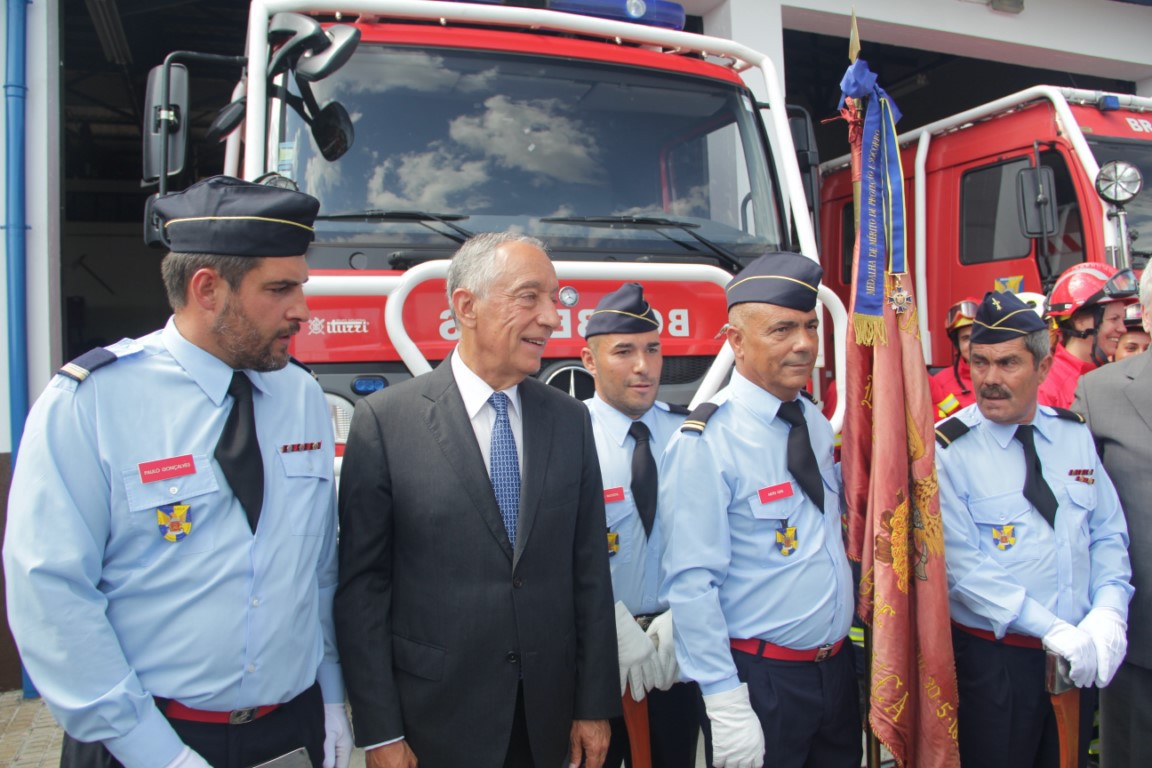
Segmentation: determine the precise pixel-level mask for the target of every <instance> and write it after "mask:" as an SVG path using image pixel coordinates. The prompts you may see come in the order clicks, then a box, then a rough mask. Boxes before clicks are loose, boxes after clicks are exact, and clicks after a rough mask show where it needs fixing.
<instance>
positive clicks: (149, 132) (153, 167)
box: [143, 64, 188, 184]
mask: <svg viewBox="0 0 1152 768" xmlns="http://www.w3.org/2000/svg"><path fill="white" fill-rule="evenodd" d="M164 69H165V68H164V65H160V66H156V67H153V68H152V71H151V72H149V73H148V90H147V96H146V99H145V104H144V158H143V166H144V174H143V176H144V183H145V184H153V183H155V182H157V181H159V180H160V176H161V175H162V174H164V173H166V174H167V175H168V176H175V175H176V174H178V173H180V172H181V171H183V170H184V155H185V152H186V148H187V145H188V119H187V116H188V68H187V67H185V66H184V65H183V64H172V65H170V66H169V67H168V82H167V83H165V82H164Z"/></svg>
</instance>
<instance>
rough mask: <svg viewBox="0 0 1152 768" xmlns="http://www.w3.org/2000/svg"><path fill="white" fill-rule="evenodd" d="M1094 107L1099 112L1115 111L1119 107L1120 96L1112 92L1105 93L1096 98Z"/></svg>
mask: <svg viewBox="0 0 1152 768" xmlns="http://www.w3.org/2000/svg"><path fill="white" fill-rule="evenodd" d="M1096 108H1097V109H1099V110H1100V111H1101V112H1115V111H1116V110H1117V109H1120V97H1119V96H1117V95H1116V94H1114V93H1106V94H1104V95H1103V96H1101V97H1100V98H1099V99H1097V100H1096Z"/></svg>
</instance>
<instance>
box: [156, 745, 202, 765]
mask: <svg viewBox="0 0 1152 768" xmlns="http://www.w3.org/2000/svg"><path fill="white" fill-rule="evenodd" d="M164 768H212V766H211V765H209V764H208V761H207V760H205V759H204V758H202V757H200V755H198V754H196V753H195V752H193V751H192V747H189V746H188V745H187V744H185V745H184V749H182V750H180V754H178V755H176V757H174V758H172V762H170V763H168V765H166V766H164Z"/></svg>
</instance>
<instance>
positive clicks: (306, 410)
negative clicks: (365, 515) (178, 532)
mask: <svg viewBox="0 0 1152 768" xmlns="http://www.w3.org/2000/svg"><path fill="white" fill-rule="evenodd" d="M112 349H113V350H114V351H116V352H117V354H118V355H119V356H120V359H119V360H117V361H116V362H113V363H111V364H109V365H107V366H106V367H103V368H100V369H98V370H96V371H93V372H92V374H91V375H90V376H89V377H88V378H87V379H86V380H85V381H84V382H83V383H77V382H76V381H75V380H73V379H71V378H67V377H65V376H60V375H58V376H56V377H55V378H54V379H53V380H52V382H51V383H50V384H49V385H48V388H47V389H46V390H45V391H44V393H43V394H42V395H41V397H40V398H39V400H38V401H37V402H36V404H35V406H34V407H33V408H32V412H31V413H30V415H29V416H28V422H27V425H26V427H25V430H24V439H23V442H22V443H21V445H20V452H19V459H18V461H17V464H16V471H15V474H14V477H13V480H12V491H11V496H10V497H9V502H8V529H7V534H6V538H5V542H4V567H5V573H6V576H7V594H8V616H9V622H10V624H11V627H12V631H13V634H14V635H15V637H16V641H17V644H18V645H19V647H20V652H21V655H22V658H23V660H24V664H25V665H26V667H27V669H28V672H29V674H30V675H31V677H32V680H33V682H34V683H35V684H36V686H37V688H39V690H40V693H41V694H42V695H43V696H44V700H45V701H46V702H47V703H48V706H49V708H50V709H51V710H52V713H53V714H54V715H55V716H56V719H57V720H58V721H59V722H60V724H61V725H63V726H64V728H65V730H67V731H68V733H70V734H71V735H72V736H73V737H74V738H76V739H78V740H80V741H103V742H104V743H105V745H106V746H107V747H108V749H109V750H110V751H111V752H112V754H113V755H114V756H115V757H116V758H117V759H118V760H120V761H121V762H122V763H124V764H125V765H127V766H143V767H148V766H163V765H165V764H167V763H168V762H169V761H171V760H172V759H173V758H175V757H176V755H177V753H178V752H179V751H180V750H181V748H182V744H181V741H180V739H179V737H178V736H177V735H176V732H175V731H174V730H173V729H172V727H171V726H170V725H169V724H168V721H167V720H165V718H164V717H163V715H161V714H160V712H159V710H158V709H157V707H156V705H155V703H154V701H153V698H152V697H153V696H160V697H163V698H169V699H175V700H177V701H179V702H181V703H183V704H185V705H187V706H190V707H194V708H197V709H207V710H219V711H227V710H233V709H240V708H245V707H251V706H258V705H266V704H275V703H280V702H285V701H288V700H290V699H292V698H293V697H295V696H296V695H298V694H300V693H301V692H303V691H304V690H306V689H307V688H309V687H310V686H311V685H312V684H313V683H314V682H316V681H317V680H318V679H319V681H320V684H321V686H322V688H323V692H324V700H325V701H328V702H342V701H343V700H344V698H343V697H344V690H343V682H342V680H341V677H340V666H339V663H338V660H337V655H336V649H335V643H334V638H333V626H332V598H333V595H334V593H335V590H336V512H335V493H334V487H333V486H334V483H333V480H332V459H333V439H332V426H331V419H330V416H329V411H328V407H327V404H326V402H325V399H324V396H323V394H322V392H321V390H320V387H319V386H317V384H316V382H315V381H314V380H313V379H312V377H310V376H309V375H308V374H307V373H306V372H305V371H303V370H302V369H300V368H299V367H297V366H295V365H289V366H288V367H287V368H285V369H284V370H282V371H277V372H273V373H256V372H252V371H249V372H247V373H248V376H249V378H250V379H251V380H252V383H253V393H254V396H253V400H254V407H255V413H256V425H257V434H258V438H259V441H260V449H261V453H262V454H263V458H264V476H265V492H264V506H263V511H262V513H261V516H260V524H259V527H258V529H257V533H256V535H253V534H252V532H251V529H250V528H249V527H248V521H247V518H246V516H245V514H244V509H243V507H241V505H240V502H239V501H237V500H236V498H235V497H234V496H233V495H232V492H231V490H230V489H229V487H228V483H227V480H225V478H224V475H223V473H222V471H221V470H220V467H219V465H218V464H217V463H216V460H215V459H214V458H213V456H212V454H213V451H214V450H215V447H216V442H217V441H218V439H219V437H220V433H221V431H222V430H223V428H224V421H225V419H226V418H227V416H228V412H229V411H230V410H231V406H232V400H231V398H230V397H228V395H227V390H228V384H229V381H230V380H231V378H232V369H231V368H229V367H228V366H227V365H226V364H225V363H223V362H222V361H221V360H219V359H218V358H216V357H214V356H212V355H210V354H209V353H208V352H205V351H204V350H202V349H200V348H199V347H197V346H195V345H193V344H191V343H189V342H188V341H187V340H185V339H184V338H183V337H182V336H181V335H180V333H179V332H178V331H177V329H176V326H175V324H174V323H173V321H171V320H169V322H168V325H167V326H166V327H165V328H164V329H163V330H162V331H158V332H156V333H153V334H151V335H149V336H147V337H145V338H143V339H140V340H139V341H129V340H125V341H124V342H120V343H119V344H117V345H115V347H113V348H112ZM311 444H319V448H314V446H313V445H311ZM283 446H290V447H291V446H296V447H297V448H299V447H304V448H312V449H311V450H292V449H291V448H289V449H288V450H287V451H282V447H283ZM188 457H190V458H188ZM162 459H172V460H173V461H168V462H161V465H166V466H168V467H172V466H176V467H182V468H183V469H181V470H178V471H177V472H176V473H175V475H174V476H169V477H166V478H163V479H153V477H155V476H156V473H155V472H154V471H153V470H154V469H155V468H156V466H157V465H151V466H149V463H150V462H156V461H158V460H162ZM141 465H144V466H143V467H142V466H141ZM159 474H160V475H164V474H165V472H164V471H163V470H161V471H160V473H159ZM145 478H147V480H148V481H147V482H145ZM174 503H175V504H179V505H187V507H188V512H187V520H188V521H190V522H191V529H190V530H189V531H188V532H187V533H186V535H185V536H184V537H183V538H182V539H181V540H179V541H166V540H165V539H164V537H163V532H162V531H161V528H160V526H159V524H158V515H157V510H158V509H160V508H162V507H165V506H166V505H171V504H174Z"/></svg>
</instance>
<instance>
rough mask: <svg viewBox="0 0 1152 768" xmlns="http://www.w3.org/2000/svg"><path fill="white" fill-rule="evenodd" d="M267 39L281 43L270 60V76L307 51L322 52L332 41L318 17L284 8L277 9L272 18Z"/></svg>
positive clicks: (270, 77)
mask: <svg viewBox="0 0 1152 768" xmlns="http://www.w3.org/2000/svg"><path fill="white" fill-rule="evenodd" d="M281 41H282V42H281ZM268 43H269V44H270V45H275V44H276V43H280V47H279V48H277V49H276V52H275V53H273V54H272V56H271V58H270V59H269V60H268V79H269V80H271V79H272V78H274V77H276V75H279V74H280V73H282V72H287V71H288V70H289V69H291V68H292V67H294V66H296V62H297V61H298V60H299V59H300V57H301V56H303V55H304V53H305V51H312V52H321V51H323V50H325V49H326V48H328V47H329V46H330V45H331V42H330V41H329V39H328V36H327V35H326V34H324V30H323V28H321V26H320V22H318V21H316V19H313V18H311V17H309V16H303V15H301V14H299V13H284V12H281V13H277V14H276V15H275V16H273V17H272V21H270V22H269V24H268Z"/></svg>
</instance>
